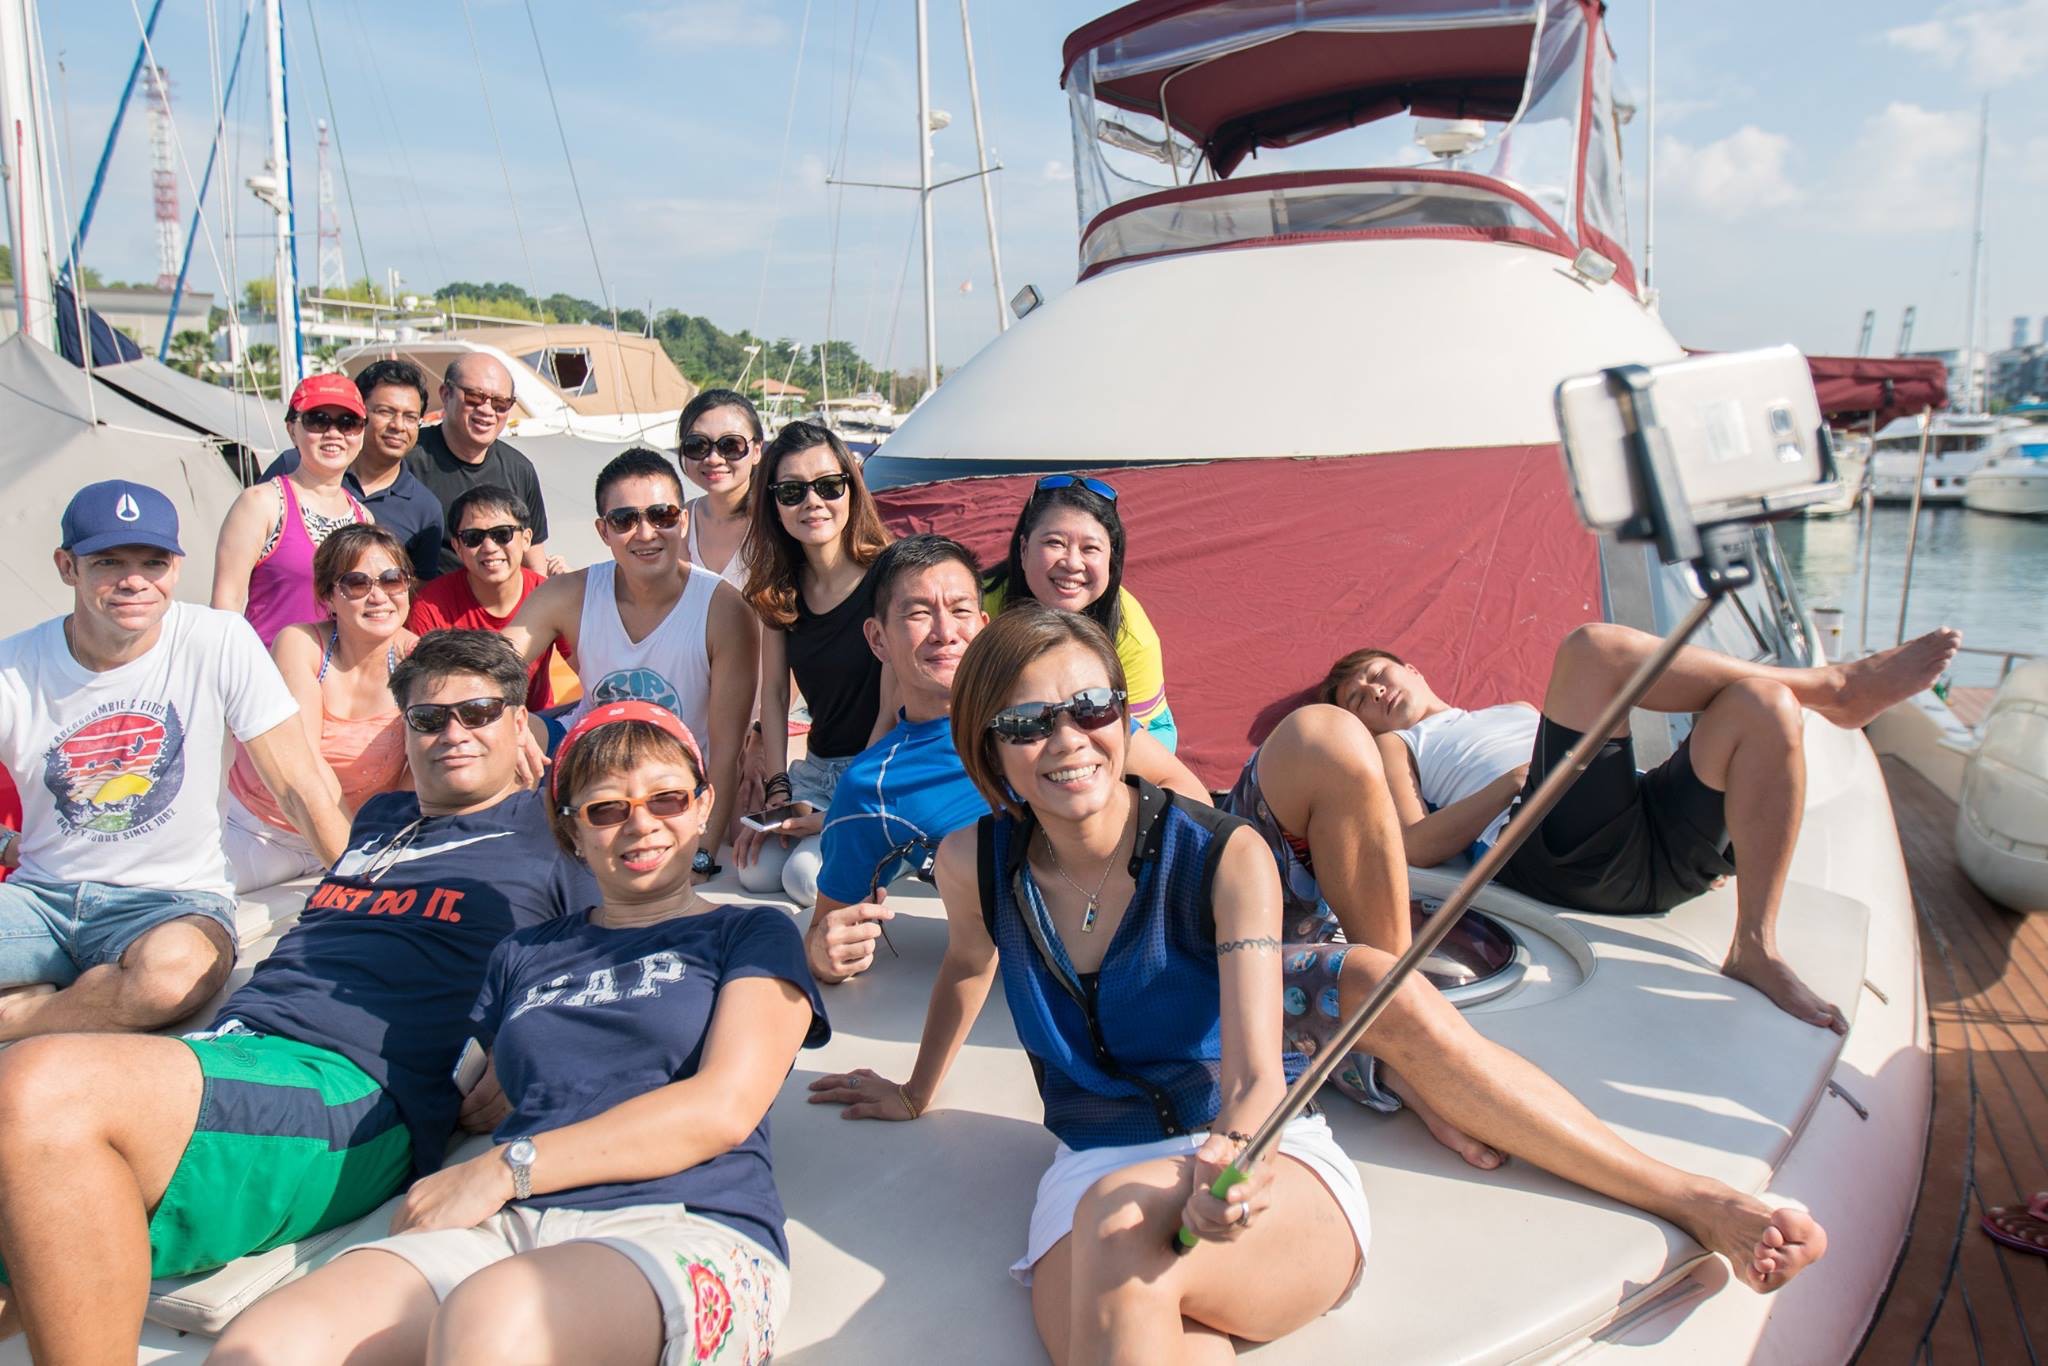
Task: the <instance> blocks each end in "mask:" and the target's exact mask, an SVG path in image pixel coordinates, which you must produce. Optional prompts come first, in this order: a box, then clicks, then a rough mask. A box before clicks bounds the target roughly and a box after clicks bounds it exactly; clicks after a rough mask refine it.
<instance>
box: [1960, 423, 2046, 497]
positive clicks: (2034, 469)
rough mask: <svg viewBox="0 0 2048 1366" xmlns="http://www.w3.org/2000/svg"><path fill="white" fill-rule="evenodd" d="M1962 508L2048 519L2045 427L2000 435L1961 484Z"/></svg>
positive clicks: (2035, 427)
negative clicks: (1962, 484) (1982, 460)
mask: <svg viewBox="0 0 2048 1366" xmlns="http://www.w3.org/2000/svg"><path fill="white" fill-rule="evenodd" d="M1963 506H1964V507H1966V508H1968V509H1970V511H1972V512H2000V513H2004V514H2005V515H2007V516H2009V517H2048V427H2041V426H2029V427H2023V428H2019V429H2017V430H2013V431H2006V432H2001V433H2000V434H1999V436H1998V438H1997V440H1996V441H1994V442H1993V443H1992V445H1991V447H1990V449H1989V450H1988V451H1987V452H1986V455H1985V459H1984V463H1983V464H1982V465H1980V466H1979V467H1978V468H1977V469H1976V471H1975V472H1974V473H1972V474H1971V475H1970V477H1969V479H1968V480H1967V481H1966V482H1965V484H1964V486H1963Z"/></svg>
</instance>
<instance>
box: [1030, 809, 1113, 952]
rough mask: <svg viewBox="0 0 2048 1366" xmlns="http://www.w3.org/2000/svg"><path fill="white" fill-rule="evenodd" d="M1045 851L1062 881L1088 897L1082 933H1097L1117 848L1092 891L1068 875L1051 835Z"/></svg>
mask: <svg viewBox="0 0 2048 1366" xmlns="http://www.w3.org/2000/svg"><path fill="white" fill-rule="evenodd" d="M1040 833H1041V834H1043V833H1044V832H1043V831H1041V832H1040ZM1117 844H1118V847H1119V848H1120V847H1122V844H1123V841H1122V840H1121V839H1119V840H1118V841H1117ZM1045 853H1046V856H1047V857H1048V858H1050V859H1051V860H1052V870H1053V871H1054V872H1055V873H1058V874H1059V875H1060V881H1061V882H1064V883H1066V884H1067V885H1068V886H1069V887H1072V888H1073V889H1074V890H1075V891H1077V892H1079V893H1080V894H1081V895H1082V896H1085V897H1087V898H1088V909H1087V910H1086V911H1085V912H1083V913H1082V915H1081V933H1083V934H1093V933H1095V914H1096V912H1097V911H1098V910H1100V909H1101V906H1102V889H1103V888H1104V887H1107V886H1108V885H1109V875H1110V874H1111V873H1112V872H1114V871H1115V870H1116V850H1114V849H1112V850H1111V851H1110V854H1109V862H1108V863H1106V864H1104V865H1103V867H1102V876H1101V877H1100V878H1099V879H1097V881H1096V883H1095V890H1094V891H1092V892H1091V891H1088V890H1086V889H1085V888H1083V887H1082V886H1081V884H1080V883H1078V882H1076V881H1074V879H1072V878H1070V877H1068V876H1067V870H1066V869H1064V868H1062V867H1060V855H1059V851H1058V850H1057V849H1054V848H1053V847H1052V836H1051V835H1046V837H1045Z"/></svg>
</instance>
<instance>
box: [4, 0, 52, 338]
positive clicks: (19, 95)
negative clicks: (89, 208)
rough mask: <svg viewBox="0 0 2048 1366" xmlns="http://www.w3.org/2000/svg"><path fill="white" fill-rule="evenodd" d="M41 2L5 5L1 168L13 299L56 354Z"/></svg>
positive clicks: (27, 324)
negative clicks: (39, 85)
mask: <svg viewBox="0 0 2048 1366" xmlns="http://www.w3.org/2000/svg"><path fill="white" fill-rule="evenodd" d="M36 32H37V19H36V0H0V138H4V140H5V144H6V145H5V147H4V148H0V163H4V164H5V166H6V171H7V192H6V195H5V201H6V203H5V208H6V215H7V240H8V242H9V244H10V245H11V247H12V249H13V251H14V297H15V307H16V310H17V317H18V320H19V326H20V328H21V330H22V331H23V332H25V333H27V334H28V335H29V336H31V337H33V338H34V339H35V340H37V341H39V342H41V343H42V344H43V345H44V346H47V347H49V348H50V349H51V350H53V351H54V350H55V349H56V347H57V300H56V293H55V291H54V290H53V289H52V288H51V283H50V282H51V281H52V280H53V279H55V278H56V273H55V270H54V263H55V261H56V252H57V248H56V232H55V229H54V228H53V226H52V221H51V218H50V198H49V194H48V188H49V187H48V183H47V181H46V180H45V173H46V169H47V167H48V165H49V162H48V161H47V159H46V158H45V157H44V155H43V126H42V120H41V118H39V117H38V115H37V110H38V109H39V108H40V107H41V106H40V101H39V99H38V94H39V92H38V91H37V89H36V80H37V72H36V69H35V52H36V43H35V34H36Z"/></svg>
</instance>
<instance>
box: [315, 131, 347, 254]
mask: <svg viewBox="0 0 2048 1366" xmlns="http://www.w3.org/2000/svg"><path fill="white" fill-rule="evenodd" d="M319 128H320V273H319V276H318V280H319V288H320V292H321V293H322V294H325V293H326V292H327V291H328V290H330V289H347V288H348V271H347V269H346V268H345V267H344V265H343V263H342V259H341V216H340V215H339V214H337V213H336V212H335V211H334V174H333V172H331V171H329V170H328V169H327V120H326V119H321V120H320V123H319Z"/></svg>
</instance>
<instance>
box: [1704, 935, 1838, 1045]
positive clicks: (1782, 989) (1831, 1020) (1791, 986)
mask: <svg viewBox="0 0 2048 1366" xmlns="http://www.w3.org/2000/svg"><path fill="white" fill-rule="evenodd" d="M1721 971H1722V972H1723V973H1725V974H1727V975H1728V976H1730V977H1733V978H1734V979H1735V980H1736V981H1738V982H1747V983H1748V984H1749V985H1751V986H1753V987H1755V988H1756V989H1757V990H1758V991H1761V992H1762V993H1763V994H1764V995H1765V996H1767V997H1769V998H1770V1001H1771V1004H1772V1005H1774V1006H1776V1007H1777V1008H1778V1009H1780V1010H1782V1011H1784V1012H1785V1013H1786V1014H1787V1015H1790V1016H1791V1017H1792V1018H1793V1019H1795V1020H1804V1021H1805V1022H1806V1023H1807V1024H1810V1025H1812V1026H1814V1027H1815V1028H1816V1029H1832V1030H1834V1031H1835V1033H1837V1034H1847V1033H1848V1032H1849V1021H1848V1018H1847V1017H1846V1016H1844V1015H1843V1014H1842V1012H1841V1011H1840V1010H1838V1009H1836V1008H1835V1006H1834V1004H1833V1002H1830V1001H1823V1000H1822V999H1821V998H1820V997H1819V996H1817V995H1815V994H1814V991H1813V988H1811V987H1809V986H1807V985H1806V983H1804V982H1802V981H1800V980H1799V974H1797V973H1795V972H1794V971H1792V969H1791V967H1790V966H1789V965H1787V963H1786V962H1785V960H1784V959H1782V958H1780V957H1778V955H1777V954H1775V953H1770V952H1751V953H1739V952H1738V951H1737V950H1735V949H1732V948H1731V949H1729V950H1728V959H1727V961H1726V962H1724V963H1722V964H1721Z"/></svg>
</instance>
